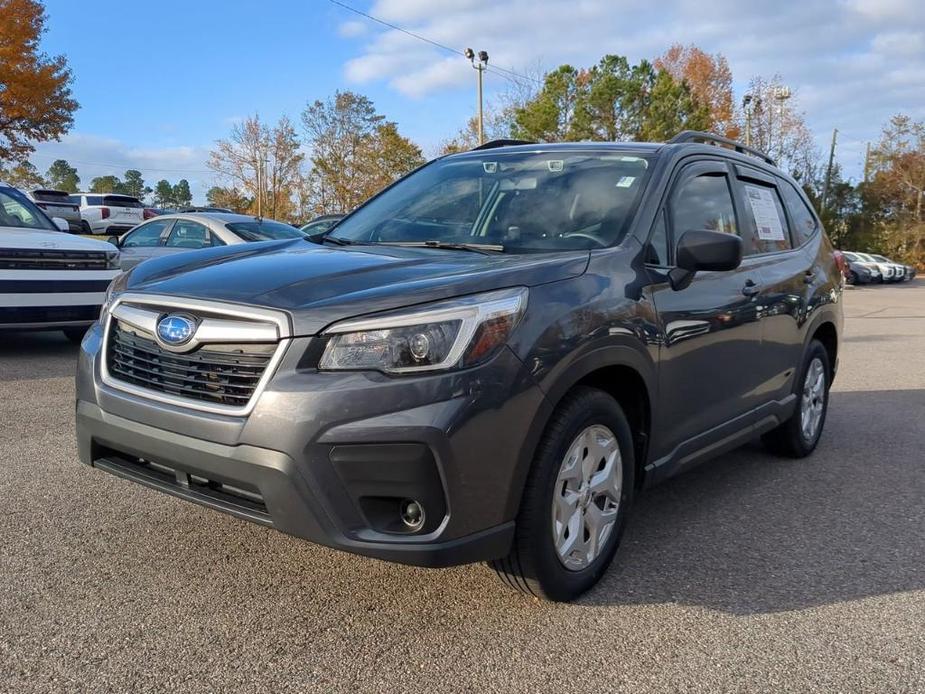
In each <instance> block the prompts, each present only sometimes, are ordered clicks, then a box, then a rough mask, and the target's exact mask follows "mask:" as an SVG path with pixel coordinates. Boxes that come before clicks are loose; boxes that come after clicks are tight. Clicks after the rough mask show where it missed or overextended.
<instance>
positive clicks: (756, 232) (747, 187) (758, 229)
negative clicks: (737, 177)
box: [742, 181, 792, 255]
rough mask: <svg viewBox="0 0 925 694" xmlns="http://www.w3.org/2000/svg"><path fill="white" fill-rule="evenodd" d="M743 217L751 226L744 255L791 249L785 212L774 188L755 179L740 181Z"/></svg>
mask: <svg viewBox="0 0 925 694" xmlns="http://www.w3.org/2000/svg"><path fill="white" fill-rule="evenodd" d="M742 193H743V195H744V198H745V199H744V207H745V219H746V220H747V222H748V223H749V225H750V226H751V229H750V230H749V231H750V232H751V233H750V234H749V237H750V238H749V242H748V243H747V244H746V247H745V248H744V249H743V253H744V254H745V255H758V254H761V253H775V252H777V251H788V250H790V249H791V248H792V245H791V243H790V231H789V229H788V228H787V215H786V214H785V213H784V204H783V202H781V199H780V195H779V194H778V192H777V188H775V187H774V186H769V185H763V184H760V183H756V182H754V181H744V182H743V183H742Z"/></svg>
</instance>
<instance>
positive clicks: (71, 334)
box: [61, 328, 87, 345]
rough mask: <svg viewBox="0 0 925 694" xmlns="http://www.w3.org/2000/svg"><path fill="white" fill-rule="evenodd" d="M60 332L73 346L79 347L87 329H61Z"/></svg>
mask: <svg viewBox="0 0 925 694" xmlns="http://www.w3.org/2000/svg"><path fill="white" fill-rule="evenodd" d="M61 332H63V333H64V336H65V337H66V338H67V339H68V340H70V341H71V342H73V343H74V344H75V345H79V344H80V343H81V342H82V341H83V339H84V335H86V334H87V328H62V329H61Z"/></svg>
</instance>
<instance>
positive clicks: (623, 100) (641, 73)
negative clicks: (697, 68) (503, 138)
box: [512, 55, 710, 141]
mask: <svg viewBox="0 0 925 694" xmlns="http://www.w3.org/2000/svg"><path fill="white" fill-rule="evenodd" d="M709 114H710V111H709V108H708V107H707V106H705V105H704V106H701V105H698V103H697V102H696V100H695V99H694V97H693V96H692V95H691V92H690V89H689V88H688V86H687V85H686V84H685V83H684V82H680V81H678V80H676V79H675V78H673V77H672V76H671V74H670V73H668V72H667V71H666V70H656V69H655V68H654V67H653V66H652V64H651V63H649V62H648V61H646V60H643V61H641V62H640V63H639V64H638V65H630V63H629V61H628V60H627V59H626V58H625V57H623V56H619V55H605V56H604V57H603V58H601V60H600V62H598V64H597V65H595V66H593V67H591V68H588V69H577V68H575V67H572V66H571V65H562V66H561V67H559V68H558V69H556V70H553V71H552V72H550V73H548V74H547V75H546V77H545V80H544V83H543V88H542V89H541V90H540V91H539V93H538V94H536V95H535V96H534V97H533V98H532V99H530V100H528V101H527V102H526V103H525V104H524V105H522V106H521V107H519V108H516V109H514V124H513V127H512V133H513V135H514V136H515V137H520V138H524V139H530V140H542V141H575V140H606V141H614V140H658V141H661V140H665V139H668V138H669V137H671V136H672V135H675V134H677V132H678V131H680V130H684V129H688V128H690V129H702V128H704V127H707V126H708V125H709V123H710V115H709Z"/></svg>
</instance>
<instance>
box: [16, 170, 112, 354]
mask: <svg viewBox="0 0 925 694" xmlns="http://www.w3.org/2000/svg"><path fill="white" fill-rule="evenodd" d="M62 228H67V222H66V221H65V220H63V219H60V218H55V219H54V220H52V219H49V217H48V216H47V215H45V213H44V212H42V211H41V210H40V209H38V208H37V207H36V206H35V203H33V202H32V201H31V200H29V198H27V197H26V195H25V194H24V193H22V192H21V191H19V190H17V189H16V188H13V187H11V186H8V185H6V184H4V183H3V182H2V181H0V331H4V330H62V331H64V334H65V335H67V337H68V338H69V339H71V340H73V341H79V340H80V338H81V337H82V336H83V334H84V332H85V331H86V329H87V327H89V326H90V325H91V324H92V323H93V322H94V321H95V320H96V318H97V317H98V316H99V313H100V307H101V306H102V304H103V301H104V299H105V297H106V289H107V288H108V286H109V283H110V282H111V281H112V279H113V278H114V277H115V276H116V275H118V274H119V252H118V250H116V249H115V248H113V246H112V245H111V244H109V243H106V242H105V241H97V240H95V239H86V238H81V237H79V236H74V235H72V234H67V233H64V232H62V231H61V229H62Z"/></svg>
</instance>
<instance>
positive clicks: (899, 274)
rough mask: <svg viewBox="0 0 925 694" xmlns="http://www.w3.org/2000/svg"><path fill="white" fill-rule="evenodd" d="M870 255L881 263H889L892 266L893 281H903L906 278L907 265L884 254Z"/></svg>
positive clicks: (891, 277) (891, 275)
mask: <svg viewBox="0 0 925 694" xmlns="http://www.w3.org/2000/svg"><path fill="white" fill-rule="evenodd" d="M870 256H871V257H872V258H873V259H874V260H876V261H877V262H878V263H880V264H881V265H888V266H889V268H890V271H891V272H890V279H892V281H893V282H902V281H903V280H905V279H906V266H905V265H902V264H901V263H897V262H894V261H892V260H890V259H889V258H887V257H885V256H882V255H874V254H870Z"/></svg>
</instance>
